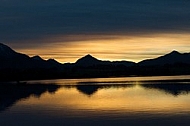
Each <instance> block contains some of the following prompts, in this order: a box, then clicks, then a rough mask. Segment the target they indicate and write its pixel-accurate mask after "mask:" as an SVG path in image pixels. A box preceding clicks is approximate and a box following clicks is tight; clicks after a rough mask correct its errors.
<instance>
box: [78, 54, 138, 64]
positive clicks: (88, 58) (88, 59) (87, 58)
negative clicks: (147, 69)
mask: <svg viewBox="0 0 190 126" xmlns="http://www.w3.org/2000/svg"><path fill="white" fill-rule="evenodd" d="M75 64H76V65H77V66H83V67H89V66H97V65H117V66H118V65H123V66H132V65H134V64H135V63H134V62H131V61H112V62H111V61H102V60H99V59H97V58H95V57H93V56H91V55H90V54H88V55H86V56H84V57H82V58H80V59H78V60H77V61H76V63H75Z"/></svg>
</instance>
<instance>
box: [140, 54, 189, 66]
mask: <svg viewBox="0 0 190 126" xmlns="http://www.w3.org/2000/svg"><path fill="white" fill-rule="evenodd" d="M176 63H185V64H190V53H184V54H182V53H179V52H178V51H172V52H171V53H168V54H166V55H164V56H160V57H158V58H155V59H147V60H143V61H141V62H139V63H138V64H140V65H143V66H155V65H166V64H176Z"/></svg>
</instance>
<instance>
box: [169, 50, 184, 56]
mask: <svg viewBox="0 0 190 126" xmlns="http://www.w3.org/2000/svg"><path fill="white" fill-rule="evenodd" d="M169 54H172V55H176V54H181V53H179V52H178V51H176V50H173V51H172V52H171V53H169Z"/></svg>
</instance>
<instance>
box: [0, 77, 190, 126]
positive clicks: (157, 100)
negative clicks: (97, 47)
mask: <svg viewBox="0 0 190 126" xmlns="http://www.w3.org/2000/svg"><path fill="white" fill-rule="evenodd" d="M189 123H190V76H189V75H184V76H155V77H122V78H92V79H57V80H38V81H27V84H26V85H25V84H23V85H17V84H14V82H13V83H7V84H5V83H2V84H1V85H0V125H1V126H13V125H14V126H15V125H19V126H42V125H46V126H55V125H61V126H62V125H68V126H75V125H77V126H78V125H81V126H89V125H90V126H93V125H98V126H101V125H104V126H105V125H110V126H112V125H113V126H116V125H119V126H121V125H123V126H124V125H125V126H126V125H131V126H133V125H146V126H148V125H154V126H160V125H161V126H164V125H165V126H168V125H171V126H178V125H183V126H184V125H187V126H189Z"/></svg>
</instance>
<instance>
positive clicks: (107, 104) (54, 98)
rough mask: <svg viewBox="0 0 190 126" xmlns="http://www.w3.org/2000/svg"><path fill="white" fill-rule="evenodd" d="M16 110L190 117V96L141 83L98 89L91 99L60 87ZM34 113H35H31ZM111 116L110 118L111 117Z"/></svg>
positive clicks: (74, 114) (66, 113) (86, 114)
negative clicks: (187, 115)
mask: <svg viewBox="0 0 190 126" xmlns="http://www.w3.org/2000/svg"><path fill="white" fill-rule="evenodd" d="M18 106H31V107H30V109H31V110H30V111H38V109H39V108H40V109H39V111H41V110H44V111H47V113H49V114H50V113H51V115H52V116H53V115H55V116H56V115H64V116H65V115H70V116H71V115H72V116H76V115H78V116H93V115H92V114H94V115H102V114H106V113H109V114H111V115H112V114H113V115H114V114H116V115H130V114H142V113H146V114H153V115H154V114H162V115H167V114H174V115H175V114H187V113H188V114H190V95H189V94H186V95H177V96H174V95H172V94H170V93H167V92H164V91H161V90H157V89H149V88H144V87H143V86H142V85H141V84H140V83H136V84H134V85H133V86H129V87H110V88H109V87H108V88H100V89H98V90H97V91H96V92H94V93H93V94H91V95H87V94H85V93H82V92H81V91H79V90H78V89H77V88H76V87H70V88H68V87H62V88H60V89H59V90H58V91H56V92H55V94H49V93H45V94H43V95H42V96H41V97H40V98H35V97H30V98H29V99H27V100H24V101H20V102H19V103H18ZM33 109H34V110H33ZM111 115H110V116H111Z"/></svg>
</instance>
